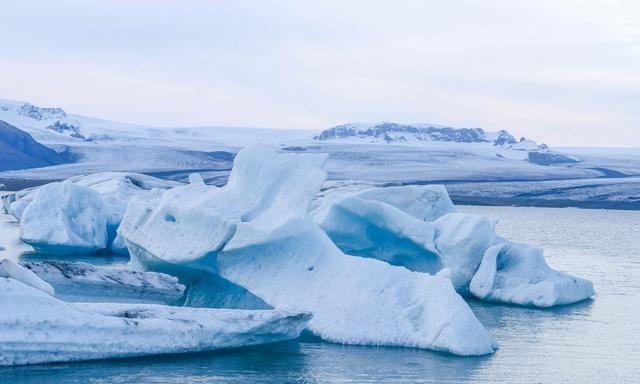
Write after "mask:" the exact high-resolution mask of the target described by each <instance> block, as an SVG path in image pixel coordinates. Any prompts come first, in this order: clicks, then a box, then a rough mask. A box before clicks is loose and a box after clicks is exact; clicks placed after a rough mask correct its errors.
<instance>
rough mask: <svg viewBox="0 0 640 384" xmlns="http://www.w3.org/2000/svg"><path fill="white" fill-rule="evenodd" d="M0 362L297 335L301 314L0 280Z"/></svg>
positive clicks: (200, 347)
mask: <svg viewBox="0 0 640 384" xmlns="http://www.w3.org/2000/svg"><path fill="white" fill-rule="evenodd" d="M0 307H1V308H2V311H0V329H2V332H0V365H19V364H36V363H50V362H62V361H78V360H94V359H104V358H118V357H130V356H143V355H156V354H163V353H185V352H199V351H209V350H214V349H220V348H232V347H242V346H248V345H256V344H261V343H269V342H275V341H280V340H286V339H292V338H296V337H297V336H298V335H299V334H300V332H301V330H302V329H303V328H304V326H305V323H306V321H307V320H308V319H309V316H310V315H308V314H299V313H298V314H292V313H289V312H283V311H273V310H271V311H245V310H224V309H200V308H186V307H168V306H161V305H154V304H108V303H105V304H95V303H94V304H86V303H82V304H80V303H78V304H72V303H66V302H64V301H61V300H59V299H56V298H55V297H53V296H51V295H48V294H46V293H44V292H42V291H40V290H37V289H35V288H32V287H30V286H28V285H25V284H23V283H21V282H20V281H18V280H15V279H12V278H4V277H0Z"/></svg>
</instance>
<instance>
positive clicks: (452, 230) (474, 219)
mask: <svg viewBox="0 0 640 384" xmlns="http://www.w3.org/2000/svg"><path fill="white" fill-rule="evenodd" d="M435 225H436V230H435V238H434V242H435V245H436V249H437V250H438V252H439V254H440V258H441V262H442V264H443V265H444V266H445V267H447V268H450V269H451V281H452V283H453V286H454V287H456V289H457V290H458V291H459V292H461V293H463V294H467V293H468V291H469V283H470V282H471V278H472V277H473V275H474V273H475V272H476V270H477V269H478V266H479V265H480V262H481V261H482V256H483V255H484V251H485V250H486V249H487V248H489V247H490V246H491V245H493V244H494V241H495V228H494V226H495V225H494V223H493V222H491V221H489V220H488V219H487V218H486V217H483V216H479V215H471V214H464V213H449V214H446V215H444V216H442V217H441V218H439V219H438V220H436V221H435Z"/></svg>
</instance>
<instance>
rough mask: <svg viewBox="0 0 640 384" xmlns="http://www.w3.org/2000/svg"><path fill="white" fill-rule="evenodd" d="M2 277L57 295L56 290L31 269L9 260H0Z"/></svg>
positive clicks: (0, 274)
mask: <svg viewBox="0 0 640 384" xmlns="http://www.w3.org/2000/svg"><path fill="white" fill-rule="evenodd" d="M0 277H10V278H12V279H15V280H18V281H20V282H22V283H24V284H26V285H28V286H30V287H33V288H35V289H39V290H41V291H42V292H45V293H47V294H49V295H53V294H54V293H55V290H54V289H53V287H52V286H51V285H50V284H49V283H47V282H46V281H43V280H42V279H40V278H39V277H38V276H36V274H35V273H33V272H32V271H30V270H29V269H27V268H25V267H23V266H21V265H19V264H17V263H14V262H13V261H11V260H9V259H3V260H0Z"/></svg>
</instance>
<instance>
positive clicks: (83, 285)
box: [22, 261, 185, 304]
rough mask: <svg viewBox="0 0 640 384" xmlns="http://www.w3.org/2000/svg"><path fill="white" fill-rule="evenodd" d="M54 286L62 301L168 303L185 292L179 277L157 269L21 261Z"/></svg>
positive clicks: (174, 300) (175, 300) (57, 295)
mask: <svg viewBox="0 0 640 384" xmlns="http://www.w3.org/2000/svg"><path fill="white" fill-rule="evenodd" d="M22 265H23V266H24V267H25V268H27V269H28V270H30V271H32V272H33V273H35V274H36V275H37V276H38V277H39V278H40V279H42V280H44V281H46V282H47V283H49V284H51V285H52V286H53V287H54V288H55V292H56V297H58V298H60V299H62V300H65V301H87V298H91V299H90V301H100V302H115V301H118V302H126V303H131V302H145V303H157V304H170V303H174V302H177V301H178V300H179V299H180V298H181V297H182V294H183V292H184V289H185V287H184V285H182V284H180V283H179V282H178V279H177V278H175V277H173V276H169V275H165V274H163V273H156V272H136V271H130V270H127V269H117V268H113V267H99V266H95V265H92V264H87V263H81V262H78V263H68V262H61V261H44V262H30V263H23V264H22Z"/></svg>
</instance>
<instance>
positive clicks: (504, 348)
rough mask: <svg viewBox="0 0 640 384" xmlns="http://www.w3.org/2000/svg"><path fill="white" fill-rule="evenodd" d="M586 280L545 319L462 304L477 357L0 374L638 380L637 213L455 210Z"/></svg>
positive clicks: (302, 353)
mask: <svg viewBox="0 0 640 384" xmlns="http://www.w3.org/2000/svg"><path fill="white" fill-rule="evenodd" d="M461 210H462V211H465V212H473V213H482V214H485V215H487V216H490V217H494V218H497V219H500V223H499V224H498V232H499V233H500V234H502V235H504V236H506V237H508V238H510V239H513V240H516V241H521V242H527V243H531V244H536V245H540V246H543V247H545V250H546V256H547V259H548V261H549V263H550V264H551V265H552V266H553V267H556V268H558V269H561V270H565V271H569V272H571V273H574V274H576V275H579V276H582V277H586V278H588V279H591V280H593V282H594V284H595V287H596V291H597V296H596V297H595V299H594V300H590V301H587V302H583V303H580V304H576V305H571V306H565V307H560V308H556V309H551V310H536V309H527V308H518V307H515V306H506V305H492V304H485V303H481V302H478V301H472V302H471V303H470V304H471V306H472V308H473V310H474V312H475V313H476V315H477V316H478V318H479V319H480V321H481V322H482V323H483V324H485V326H486V327H487V329H488V330H489V332H490V333H491V334H493V335H494V337H495V338H496V339H497V341H498V343H499V344H500V350H499V351H498V352H497V353H495V354H493V355H491V356H485V357H472V358H469V357H456V356H451V355H446V354H440V353H434V352H429V351H423V350H417V349H404V348H381V347H377V348H372V347H355V346H342V345H335V344H330V343H324V342H320V341H318V340H315V339H312V338H303V339H302V340H299V341H293V342H284V343H277V344H273V345H267V346H261V347H254V348H245V349H239V350H230V351H218V352H215V353H204V354H192V355H179V356H162V357H150V358H141V359H130V360H112V361H101V362H90V363H73V364H56V365H40V366H25V367H13V368H3V369H0V383H38V384H40V383H140V384H142V383H171V382H175V383H379V382H387V383H416V382H425V383H502V382H504V383H514V382H516V383H559V382H562V383H638V382H640V212H626V211H604V210H578V209H557V208H511V207H462V208H461Z"/></svg>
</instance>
